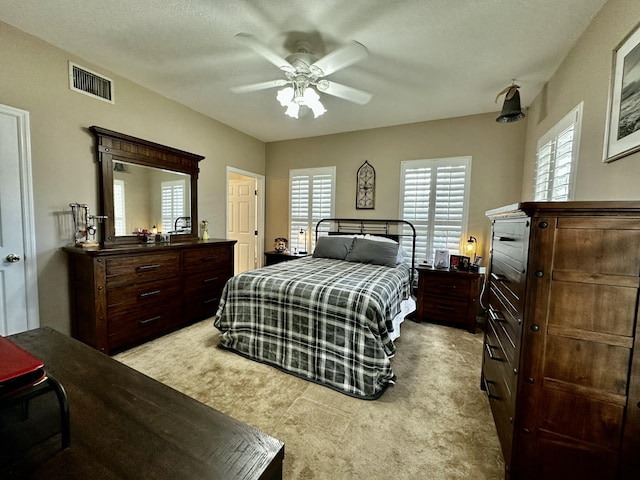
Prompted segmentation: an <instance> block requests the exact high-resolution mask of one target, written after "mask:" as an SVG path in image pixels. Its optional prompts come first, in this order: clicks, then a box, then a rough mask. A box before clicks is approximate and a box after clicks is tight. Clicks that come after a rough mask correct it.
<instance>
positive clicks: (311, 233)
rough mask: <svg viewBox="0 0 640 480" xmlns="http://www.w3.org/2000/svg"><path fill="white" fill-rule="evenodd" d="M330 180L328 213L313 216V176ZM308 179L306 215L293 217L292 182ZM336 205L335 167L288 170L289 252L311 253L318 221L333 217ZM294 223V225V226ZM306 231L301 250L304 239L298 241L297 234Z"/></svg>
mask: <svg viewBox="0 0 640 480" xmlns="http://www.w3.org/2000/svg"><path fill="white" fill-rule="evenodd" d="M327 175H329V176H330V178H331V194H330V206H329V212H328V213H325V214H322V212H321V215H319V216H314V209H313V178H314V177H315V176H327ZM305 176H306V177H308V178H309V188H308V190H307V191H308V193H309V197H308V204H307V214H306V215H304V216H302V215H298V216H295V215H294V212H293V180H294V178H296V177H305ZM335 205H336V167H335V166H330V167H313V168H294V169H290V170H289V236H290V238H289V250H290V251H294V249H297V251H306V250H307V249H309V250H308V251H310V252H312V251H313V248H314V246H315V228H316V224H317V223H318V221H320V220H322V218H330V217H333V216H334V212H335ZM294 223H295V225H294ZM301 228H302V229H306V232H307V240H306V246H305V247H304V248H303V244H304V239H303V240H302V241H300V239H299V238H298V234H297V232H299V231H300V229H301Z"/></svg>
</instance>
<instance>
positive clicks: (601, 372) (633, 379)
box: [482, 202, 640, 480]
mask: <svg viewBox="0 0 640 480" xmlns="http://www.w3.org/2000/svg"><path fill="white" fill-rule="evenodd" d="M487 215H488V216H489V217H490V218H491V220H492V233H493V234H492V247H491V266H490V276H489V306H488V308H489V310H488V319H487V328H486V333H485V342H484V347H485V348H484V351H483V352H484V353H483V362H482V388H483V389H484V390H485V391H486V393H487V395H488V397H489V403H490V405H491V410H492V412H493V417H494V420H495V423H496V429H497V431H498V436H499V437H500V442H501V445H502V450H503V454H504V458H505V469H506V478H511V479H532V480H533V479H542V478H544V479H567V478H580V479H598V480H604V479H631V478H640V457H639V455H638V451H640V335H638V333H639V330H640V327H639V326H638V300H639V297H638V292H639V288H640V202H553V203H547V202H545V203H534V202H530V203H521V204H516V205H511V206H508V207H504V208H501V209H496V210H492V211H489V212H487Z"/></svg>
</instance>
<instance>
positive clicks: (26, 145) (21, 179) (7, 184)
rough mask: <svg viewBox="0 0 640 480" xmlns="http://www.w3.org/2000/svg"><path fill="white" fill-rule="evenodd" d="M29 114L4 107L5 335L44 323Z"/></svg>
mask: <svg viewBox="0 0 640 480" xmlns="http://www.w3.org/2000/svg"><path fill="white" fill-rule="evenodd" d="M34 232H35V228H34V223H33V192H32V188H31V147H30V137H29V113H28V112H25V111H23V110H18V109H15V108H12V107H7V106H5V105H0V335H3V336H4V335H11V334H14V333H18V332H23V331H25V330H29V329H32V328H37V327H38V326H40V320H39V314H38V287H37V285H38V284H37V267H36V256H35V234H34Z"/></svg>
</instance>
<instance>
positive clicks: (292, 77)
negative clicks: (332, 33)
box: [231, 33, 372, 118]
mask: <svg viewBox="0 0 640 480" xmlns="http://www.w3.org/2000/svg"><path fill="white" fill-rule="evenodd" d="M235 38H236V39H238V40H239V41H241V42H242V43H244V44H245V45H246V46H248V47H249V48H250V49H252V50H253V51H255V52H256V53H258V54H260V55H262V56H263V57H264V58H265V59H266V60H267V61H268V62H270V63H272V64H274V65H275V66H276V67H278V68H279V69H280V70H282V72H283V73H284V75H285V77H286V78H280V79H277V80H269V81H266V82H259V83H253V84H250V85H241V86H238V87H233V88H232V89H231V90H232V91H233V92H236V93H247V92H255V91H258V90H265V89H269V88H277V87H285V88H283V89H282V90H279V91H278V94H277V96H276V98H277V100H278V101H279V102H280V104H281V105H282V106H283V107H287V110H286V112H285V113H286V114H287V115H289V116H291V117H294V118H298V113H299V109H300V107H302V106H306V107H309V108H310V109H311V110H312V111H313V114H314V117H318V116H320V115H322V114H323V113H324V112H326V109H325V108H324V106H323V105H322V103H321V102H320V96H319V95H318V93H317V92H316V91H315V90H314V89H313V88H312V87H315V88H316V89H317V90H318V91H319V92H321V93H326V94H328V95H332V96H334V97H339V98H343V99H345V100H348V101H350V102H354V103H357V104H359V105H364V104H366V103H367V102H369V100H371V97H372V95H371V94H370V93H368V92H365V91H363V90H359V89H357V88H353V87H348V86H347V85H342V84H340V83H337V82H334V81H330V80H327V79H326V78H325V77H326V76H328V75H331V74H332V73H334V72H337V71H338V70H341V69H343V68H346V67H348V66H350V65H353V64H354V63H356V62H359V61H361V60H363V59H365V58H366V57H367V56H368V54H369V52H368V51H367V48H366V47H365V46H364V45H362V44H361V43H358V42H356V41H353V40H352V41H351V42H349V43H347V44H346V45H344V46H343V47H340V48H338V49H337V50H334V51H333V52H331V53H329V54H327V55H325V56H324V57H322V58H320V59H318V58H317V57H315V56H314V55H313V54H312V53H311V52H310V44H309V42H306V41H304V40H298V41H297V42H296V43H295V46H296V52H295V53H292V54H290V55H288V56H287V57H286V58H284V57H283V56H281V55H279V54H278V53H276V52H275V51H273V50H272V49H271V48H269V47H267V46H266V45H264V44H262V43H261V42H259V41H258V40H257V39H256V38H255V37H254V36H253V35H251V34H249V33H239V34H237V35H236V36H235Z"/></svg>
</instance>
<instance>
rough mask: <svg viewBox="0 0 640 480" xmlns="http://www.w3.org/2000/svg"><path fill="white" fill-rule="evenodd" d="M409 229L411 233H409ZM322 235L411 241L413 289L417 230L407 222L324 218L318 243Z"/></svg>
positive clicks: (318, 229) (319, 227) (317, 228)
mask: <svg viewBox="0 0 640 480" xmlns="http://www.w3.org/2000/svg"><path fill="white" fill-rule="evenodd" d="M407 228H408V229H409V231H408V232H407ZM321 234H326V235H339V234H363V235H365V234H369V235H377V236H380V237H387V238H391V239H392V240H395V241H396V242H398V243H400V244H401V243H402V240H403V238H404V237H408V238H410V239H411V266H412V268H411V277H410V281H411V283H410V285H411V286H412V287H413V280H414V271H415V267H416V229H415V227H414V226H413V224H412V223H411V222H407V221H406V220H376V219H370V220H369V219H356V218H323V219H322V220H320V221H319V222H318V223H317V224H316V241H318V237H319V236H320V235H321Z"/></svg>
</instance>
